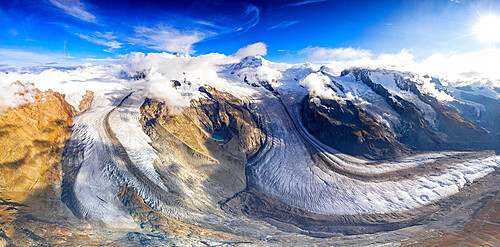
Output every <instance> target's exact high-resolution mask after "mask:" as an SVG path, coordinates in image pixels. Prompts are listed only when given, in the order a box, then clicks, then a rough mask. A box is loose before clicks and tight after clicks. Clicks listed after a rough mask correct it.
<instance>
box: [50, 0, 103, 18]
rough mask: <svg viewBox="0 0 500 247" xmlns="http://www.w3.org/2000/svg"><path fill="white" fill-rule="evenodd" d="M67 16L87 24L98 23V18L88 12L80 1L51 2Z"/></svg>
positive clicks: (59, 0) (56, 0)
mask: <svg viewBox="0 0 500 247" xmlns="http://www.w3.org/2000/svg"><path fill="white" fill-rule="evenodd" d="M49 1H50V3H52V4H53V5H54V6H56V7H58V8H59V9H61V10H63V11H64V12H65V13H66V14H68V15H71V16H73V17H75V18H77V19H80V20H82V21H86V22H92V23H97V17H96V16H95V15H93V14H92V13H90V12H88V11H87V10H86V8H85V5H84V4H83V2H81V1H80V0H49Z"/></svg>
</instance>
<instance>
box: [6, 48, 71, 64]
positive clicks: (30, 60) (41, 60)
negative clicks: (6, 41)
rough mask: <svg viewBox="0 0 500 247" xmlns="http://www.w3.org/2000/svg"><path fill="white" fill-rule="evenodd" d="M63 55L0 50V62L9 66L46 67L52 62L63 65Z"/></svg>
mask: <svg viewBox="0 0 500 247" xmlns="http://www.w3.org/2000/svg"><path fill="white" fill-rule="evenodd" d="M66 58H67V57H65V56H64V55H63V54H56V53H47V52H44V53H37V52H31V51H25V50H18V49H8V48H0V61H2V63H5V64H8V65H10V66H33V65H47V64H50V63H53V62H57V63H64V60H65V59H66Z"/></svg>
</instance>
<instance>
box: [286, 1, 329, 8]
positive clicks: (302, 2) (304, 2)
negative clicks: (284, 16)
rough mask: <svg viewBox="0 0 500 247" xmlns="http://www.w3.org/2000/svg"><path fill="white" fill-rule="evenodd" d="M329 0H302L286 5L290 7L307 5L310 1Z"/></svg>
mask: <svg viewBox="0 0 500 247" xmlns="http://www.w3.org/2000/svg"><path fill="white" fill-rule="evenodd" d="M326 1H328V0H306V1H301V2H296V3H289V4H287V5H285V7H290V6H301V5H306V4H310V3H321V2H326Z"/></svg>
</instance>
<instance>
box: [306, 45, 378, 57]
mask: <svg viewBox="0 0 500 247" xmlns="http://www.w3.org/2000/svg"><path fill="white" fill-rule="evenodd" d="M299 54H302V55H306V56H307V57H308V58H309V59H311V60H313V61H329V60H340V61H345V60H355V59H362V58H369V57H371V56H372V53H371V52H370V51H369V50H365V49H355V48H352V47H348V48H328V47H317V46H314V47H313V46H309V47H307V48H304V49H302V50H300V51H299Z"/></svg>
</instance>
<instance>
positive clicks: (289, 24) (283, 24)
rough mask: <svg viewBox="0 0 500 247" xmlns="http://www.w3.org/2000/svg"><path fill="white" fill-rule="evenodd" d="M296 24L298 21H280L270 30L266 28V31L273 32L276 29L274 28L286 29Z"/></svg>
mask: <svg viewBox="0 0 500 247" xmlns="http://www.w3.org/2000/svg"><path fill="white" fill-rule="evenodd" d="M297 23H300V21H282V22H280V23H278V24H276V25H274V26H272V27H270V28H268V29H267V30H273V29H276V28H287V27H289V26H291V25H295V24H297Z"/></svg>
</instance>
